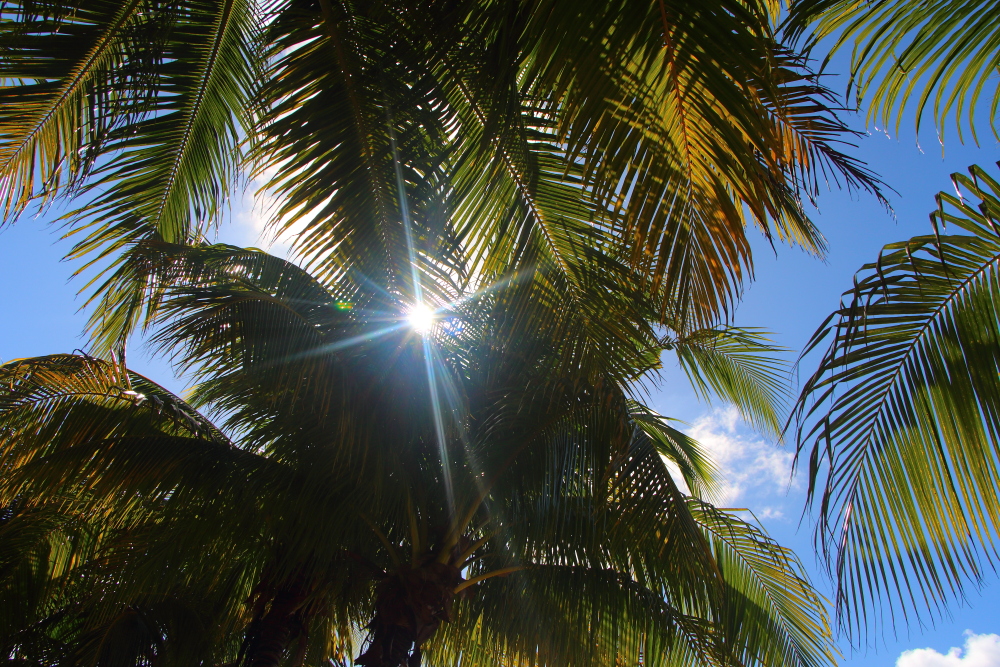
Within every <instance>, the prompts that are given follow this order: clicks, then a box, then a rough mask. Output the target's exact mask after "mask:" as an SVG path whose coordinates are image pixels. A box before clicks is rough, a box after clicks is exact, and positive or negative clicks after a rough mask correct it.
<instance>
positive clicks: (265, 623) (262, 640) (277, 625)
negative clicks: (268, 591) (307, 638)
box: [247, 591, 305, 667]
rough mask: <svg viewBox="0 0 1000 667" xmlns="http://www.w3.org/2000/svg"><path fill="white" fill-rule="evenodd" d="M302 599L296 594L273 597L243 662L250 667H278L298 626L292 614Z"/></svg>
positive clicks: (301, 595) (283, 592)
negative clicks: (245, 660) (245, 661)
mask: <svg viewBox="0 0 1000 667" xmlns="http://www.w3.org/2000/svg"><path fill="white" fill-rule="evenodd" d="M304 599H305V595H304V594H303V593H301V592H299V591H291V592H290V591H282V592H280V593H278V594H277V595H276V596H275V597H274V600H273V601H272V602H271V608H270V609H268V611H267V613H266V614H265V615H264V618H262V619H261V621H260V625H259V626H258V627H257V632H256V636H255V637H254V639H253V643H252V645H251V649H250V653H249V655H248V660H247V663H248V664H249V665H250V667H279V665H280V663H281V658H282V656H283V655H284V654H285V649H287V648H288V643H289V641H290V640H291V639H292V632H293V631H294V630H296V629H297V626H298V625H300V620H299V618H298V616H297V614H296V612H297V611H298V610H299V607H300V606H301V605H302V602H303V600H304Z"/></svg>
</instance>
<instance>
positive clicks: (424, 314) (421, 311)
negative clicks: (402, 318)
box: [406, 303, 436, 334]
mask: <svg viewBox="0 0 1000 667" xmlns="http://www.w3.org/2000/svg"><path fill="white" fill-rule="evenodd" d="M435 320H436V318H435V316H434V311H433V310H432V309H431V308H430V307H429V306H426V305H424V304H422V303H418V304H416V305H414V306H413V307H412V308H410V311H409V312H408V313H407V314H406V321H407V323H408V324H409V325H410V328H411V329H413V330H414V331H416V332H417V333H420V334H423V333H427V332H428V331H430V330H431V329H433V328H434V322H435Z"/></svg>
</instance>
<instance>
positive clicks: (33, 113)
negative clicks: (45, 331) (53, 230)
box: [0, 0, 261, 350]
mask: <svg viewBox="0 0 1000 667" xmlns="http://www.w3.org/2000/svg"><path fill="white" fill-rule="evenodd" d="M5 12H8V13H9V14H10V17H9V18H5V24H4V31H3V34H4V38H5V42H6V44H5V46H6V49H5V51H6V53H5V56H4V58H3V59H2V60H0V76H2V77H3V78H4V80H5V81H6V82H8V85H7V86H6V87H4V88H3V89H2V95H3V96H4V99H3V104H2V107H3V109H4V112H3V115H2V116H0V137H2V141H0V145H2V146H3V152H2V154H0V174H2V176H3V178H2V182H3V189H2V192H0V197H2V198H3V200H4V202H5V204H4V205H5V217H6V218H7V219H10V218H11V217H13V216H16V215H17V214H18V213H20V211H22V210H23V209H24V207H25V206H26V205H27V204H28V203H29V202H30V201H31V200H32V199H33V198H35V197H37V196H42V197H43V198H44V200H46V201H50V200H51V199H52V198H53V197H55V196H57V195H60V194H70V195H78V194H82V195H84V196H86V195H87V194H89V195H90V198H91V199H90V203H89V204H87V205H85V206H83V207H80V208H79V209H78V210H76V211H75V212H73V213H70V214H69V215H68V216H67V218H68V220H69V221H70V224H71V227H72V229H71V232H70V234H73V235H75V234H81V235H83V237H82V239H81V240H78V241H77V243H76V245H75V246H74V247H73V250H72V251H71V252H70V257H76V258H85V259H86V260H87V266H93V265H95V263H96V264H98V265H100V268H101V271H100V273H99V275H98V277H96V278H93V279H92V281H91V283H90V284H91V285H97V290H96V292H95V293H94V294H93V295H92V297H91V300H92V301H95V300H96V301H101V302H102V305H101V306H99V307H98V309H97V310H96V312H95V314H94V318H93V319H92V320H91V323H90V327H91V329H92V330H93V331H94V333H95V336H96V339H95V341H96V345H97V348H96V349H98V350H107V349H114V348H117V347H118V346H120V344H121V343H122V342H123V337H124V336H126V335H127V334H128V332H130V331H131V330H132V329H133V328H134V327H135V325H136V323H137V321H138V319H139V318H140V316H141V309H142V307H143V304H144V302H145V301H146V299H147V298H148V296H149V294H148V291H149V290H150V289H151V288H152V286H151V285H150V284H149V280H150V276H148V275H145V274H143V273H141V271H138V269H137V267H135V266H134V261H133V258H132V253H133V252H134V251H135V249H136V247H137V246H139V245H141V244H142V243H143V242H145V241H151V240H152V241H165V242H168V243H185V242H190V241H192V240H196V239H198V238H199V237H200V235H201V234H203V233H204V232H205V231H206V230H207V228H208V227H209V226H210V225H212V224H214V223H215V222H217V221H218V219H219V216H220V215H221V213H222V211H223V210H224V208H225V206H226V202H227V199H228V198H229V195H230V193H231V191H232V186H233V184H234V183H235V181H236V179H237V176H238V173H239V169H240V166H241V161H242V158H241V149H240V145H241V142H242V141H243V140H244V138H245V137H246V136H247V134H248V133H249V132H250V130H251V127H252V125H253V120H252V119H253V118H254V115H255V109H256V105H255V104H254V100H253V95H254V93H253V90H254V89H255V87H256V86H257V85H259V79H260V73H259V69H260V62H261V61H260V58H261V56H260V47H259V44H258V40H257V37H256V34H257V29H258V22H259V21H260V17H259V16H258V12H257V3H254V2H250V1H249V0H185V1H184V2H180V3H170V4H160V3H152V2H149V1H148V0H137V1H134V2H125V3H120V2H102V1H96V2H91V1H89V0H88V1H87V2H80V3H72V2H64V3H55V4H53V5H45V6H38V5H36V3H33V2H24V3H8V4H7V5H5ZM38 53H44V54H45V55H46V56H50V57H46V58H39V57H38V55H37V54H38ZM102 276H103V277H102ZM126 295H127V296H126ZM113 306H116V307H113Z"/></svg>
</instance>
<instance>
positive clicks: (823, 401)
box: [787, 0, 1000, 637]
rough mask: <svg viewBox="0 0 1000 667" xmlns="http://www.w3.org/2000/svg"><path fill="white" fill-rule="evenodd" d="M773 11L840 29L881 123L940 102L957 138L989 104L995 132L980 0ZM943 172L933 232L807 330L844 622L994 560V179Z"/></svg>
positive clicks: (907, 607) (896, 610)
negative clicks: (946, 187)
mask: <svg viewBox="0 0 1000 667" xmlns="http://www.w3.org/2000/svg"><path fill="white" fill-rule="evenodd" d="M787 27H788V29H789V30H790V32H791V33H792V35H793V36H796V35H802V34H804V31H805V30H807V29H808V28H811V27H812V28H814V29H815V33H814V34H813V35H812V36H811V37H810V40H811V44H812V45H813V46H815V44H816V42H818V41H819V40H821V39H824V38H827V37H830V38H832V39H833V40H834V42H833V43H834V49H838V48H842V47H843V46H845V45H852V47H853V52H852V65H851V74H852V81H851V85H852V87H853V90H854V91H855V92H856V95H857V100H858V102H859V104H860V103H863V102H864V103H867V104H868V106H869V114H870V115H869V117H870V118H872V119H875V120H877V121H879V122H881V123H882V124H883V125H885V126H889V125H891V124H892V122H893V121H895V124H896V127H897V128H898V126H899V124H900V122H901V120H902V117H903V115H904V111H905V110H907V109H908V108H913V109H914V110H915V116H916V124H917V131H918V132H919V130H920V126H921V121H922V119H923V118H924V117H925V116H926V115H928V114H930V115H931V116H933V119H934V121H935V123H936V125H937V129H938V133H939V136H941V137H943V136H944V131H945V123H946V122H947V120H948V119H949V118H954V120H955V123H956V128H957V130H958V136H959V139H961V138H962V133H963V128H964V127H968V128H969V129H970V130H972V136H973V138H975V136H976V135H975V125H974V113H975V112H976V111H977V109H978V110H979V111H980V113H982V112H983V111H984V110H986V109H988V113H989V116H990V118H989V120H990V125H991V127H992V129H993V131H994V133H995V132H996V119H997V103H998V99H1000V97H998V95H1000V88H998V87H997V86H996V83H995V79H993V83H992V84H991V83H990V82H991V77H994V75H995V73H996V72H997V70H998V68H1000V47H998V42H997V35H998V34H1000V33H998V29H1000V22H998V19H997V13H996V8H995V6H994V3H991V2H977V1H972V2H968V1H966V2H957V1H948V2H939V3H930V4H928V3H920V2H914V1H911V0H886V1H882V2H874V3H853V2H841V1H840V0H803V1H802V2H799V3H797V4H796V6H795V7H794V8H793V11H792V15H791V17H790V19H789V23H788V24H787ZM991 85H992V87H993V91H992V100H991V102H990V104H989V106H988V107H986V105H984V104H981V97H982V96H983V94H984V93H986V94H989V88H990V86H991ZM911 103H915V105H914V106H908V105H910V104H911ZM952 181H953V183H952V185H953V190H952V191H951V192H941V193H939V194H938V195H937V196H936V198H935V199H936V203H937V206H936V209H935V210H934V211H933V212H932V213H931V216H930V217H931V222H932V226H933V229H932V230H931V231H932V233H930V234H928V235H923V236H917V237H914V238H912V239H909V240H908V241H904V242H900V243H893V244H890V245H887V246H886V247H885V248H883V250H882V252H881V253H880V255H879V257H878V259H877V261H875V262H873V263H871V264H867V265H865V266H864V267H862V269H861V270H860V272H859V274H858V275H857V276H856V278H855V284H854V287H853V288H852V289H850V290H848V291H847V292H845V293H844V297H843V299H842V303H841V307H840V308H839V309H838V310H837V311H835V312H834V313H833V314H832V315H831V316H830V317H829V318H828V319H827V321H826V322H824V323H823V325H822V326H821V327H820V328H819V330H818V331H817V332H816V334H815V335H814V336H813V339H812V341H811V342H810V343H809V345H808V347H807V351H812V350H822V349H823V348H824V347H825V350H823V354H822V358H821V360H820V363H819V367H818V368H817V370H816V371H815V372H814V373H813V375H812V376H811V377H810V378H809V380H808V381H807V382H806V383H805V385H804V386H803V389H802V393H801V396H800V398H799V403H798V407H797V410H796V413H797V417H798V428H797V432H796V435H797V439H798V447H799V452H800V454H804V453H806V452H807V451H808V460H809V464H808V472H809V479H810V487H809V497H810V499H812V500H813V501H815V502H816V503H817V504H818V506H819V522H818V526H817V533H816V539H817V543H818V545H819V547H820V548H821V549H822V550H823V551H824V553H825V554H826V556H827V560H828V563H829V567H830V569H831V571H832V572H833V574H834V575H835V577H836V579H837V583H838V591H837V596H836V604H837V608H838V612H840V614H839V615H840V617H841V623H842V625H843V627H845V628H846V629H847V630H848V631H849V632H850V633H851V634H853V635H854V636H856V637H857V636H864V635H865V634H866V633H867V632H869V631H870V630H871V628H873V627H875V626H876V625H877V621H878V620H879V619H881V618H884V617H885V616H887V617H888V619H889V622H890V623H893V622H894V621H895V620H897V618H899V617H902V618H903V619H918V620H919V619H923V618H927V616H928V613H927V612H928V610H929V611H930V616H931V617H933V616H935V615H936V614H937V613H940V612H942V611H944V610H945V609H946V605H947V603H948V602H949V601H950V600H952V599H954V598H955V597H959V596H961V594H962V591H963V589H964V587H965V586H966V585H968V584H969V583H970V582H975V583H979V582H981V581H982V580H983V577H984V576H985V574H986V570H987V567H988V566H989V565H991V564H994V565H995V563H996V545H997V537H998V530H1000V511H998V510H1000V467H998V460H1000V444H998V443H1000V439H998V431H997V428H998V422H997V414H998V413H997V408H998V407H1000V383H998V380H997V358H998V355H1000V340H998V338H997V323H998V312H997V305H996V295H997V278H998V275H997V261H998V258H1000V243H998V237H997V223H998V220H1000V183H998V181H997V180H996V178H995V176H991V175H990V171H988V170H986V169H983V168H982V167H979V166H972V167H970V168H969V170H968V173H967V174H962V173H957V174H954V175H953V176H952Z"/></svg>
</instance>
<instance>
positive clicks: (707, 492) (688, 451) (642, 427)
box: [629, 402, 719, 498]
mask: <svg viewBox="0 0 1000 667" xmlns="http://www.w3.org/2000/svg"><path fill="white" fill-rule="evenodd" d="M629 407H630V410H629V413H630V415H631V417H632V419H633V420H634V422H635V425H636V427H637V433H636V436H637V437H641V436H640V433H641V434H643V435H644V436H645V437H647V438H649V439H650V440H651V441H652V443H653V446H654V447H656V450H657V452H659V454H660V456H662V457H664V458H666V459H667V460H668V461H670V462H671V463H673V464H674V465H676V466H677V468H678V470H680V473H681V476H682V477H683V479H684V483H685V484H686V485H687V487H688V489H690V491H691V493H692V495H694V496H696V497H699V498H701V497H711V496H712V495H713V494H715V493H716V492H717V490H718V475H719V472H718V469H717V468H716V467H715V464H714V463H713V462H712V459H711V456H710V455H709V453H708V452H706V451H705V450H704V449H702V447H701V445H700V444H699V443H698V442H697V441H695V440H693V439H692V438H691V437H690V436H688V435H686V434H684V433H682V432H681V431H678V430H677V429H675V428H674V427H672V426H671V425H670V424H669V421H668V420H667V418H666V417H663V416H661V415H658V414H656V413H655V412H653V411H652V410H650V409H649V408H647V407H646V406H644V405H642V404H640V403H638V402H631V403H630V405H629Z"/></svg>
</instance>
